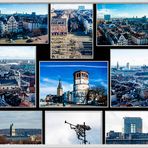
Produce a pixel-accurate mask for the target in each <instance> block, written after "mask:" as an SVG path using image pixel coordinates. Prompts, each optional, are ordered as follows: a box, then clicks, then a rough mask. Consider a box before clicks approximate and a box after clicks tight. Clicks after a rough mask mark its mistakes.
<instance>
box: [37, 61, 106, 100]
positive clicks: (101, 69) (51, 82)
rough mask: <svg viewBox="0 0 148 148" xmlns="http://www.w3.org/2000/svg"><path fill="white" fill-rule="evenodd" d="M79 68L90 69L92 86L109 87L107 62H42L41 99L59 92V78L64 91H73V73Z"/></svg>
mask: <svg viewBox="0 0 148 148" xmlns="http://www.w3.org/2000/svg"><path fill="white" fill-rule="evenodd" d="M78 70H84V71H88V73H89V84H90V87H91V86H103V87H105V89H106V90H107V89H108V78H107V77H108V76H107V70H108V66H107V62H95V61H94V62H40V99H41V98H42V99H43V98H45V97H46V95H47V94H56V93H57V86H58V83H59V79H61V81H62V86H63V91H64V92H66V91H68V90H69V91H72V90H73V73H74V72H75V71H78ZM47 71H48V72H47ZM61 71H62V73H61Z"/></svg>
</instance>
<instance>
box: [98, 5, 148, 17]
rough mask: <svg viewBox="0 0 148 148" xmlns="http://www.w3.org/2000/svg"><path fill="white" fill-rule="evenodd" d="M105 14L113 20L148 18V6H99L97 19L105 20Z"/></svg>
mask: <svg viewBox="0 0 148 148" xmlns="http://www.w3.org/2000/svg"><path fill="white" fill-rule="evenodd" d="M135 10H136V11H135ZM135 12H136V13H135ZM105 14H110V15H111V18H120V17H123V18H132V17H133V16H134V17H136V16H137V17H143V16H147V17H148V4H97V18H104V15H105Z"/></svg>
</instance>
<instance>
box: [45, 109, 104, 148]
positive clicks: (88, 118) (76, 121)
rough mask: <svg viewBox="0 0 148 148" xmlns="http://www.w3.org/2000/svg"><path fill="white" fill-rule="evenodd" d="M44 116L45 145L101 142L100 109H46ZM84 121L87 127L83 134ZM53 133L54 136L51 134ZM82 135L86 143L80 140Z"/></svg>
mask: <svg viewBox="0 0 148 148" xmlns="http://www.w3.org/2000/svg"><path fill="white" fill-rule="evenodd" d="M45 118H46V121H45V131H46V134H45V144H46V145H57V146H61V145H83V146H84V145H93V144H102V112H101V111H91V112H90V111H79V112H77V111H70V112H67V111H46V112H45ZM68 121H69V122H70V123H68ZM84 122H85V124H86V127H87V129H86V131H85V135H84V133H83V132H84V130H82V127H84V125H83V124H84ZM71 123H72V124H71ZM75 125H76V126H75ZM79 129H81V130H79ZM56 133H58V134H56ZM55 134H56V138H55V136H53V135H55ZM83 137H85V141H86V143H83V142H81V138H83Z"/></svg>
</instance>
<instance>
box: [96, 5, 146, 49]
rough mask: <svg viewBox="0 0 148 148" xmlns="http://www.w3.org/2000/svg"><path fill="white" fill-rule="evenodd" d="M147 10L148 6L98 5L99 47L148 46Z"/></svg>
mask: <svg viewBox="0 0 148 148" xmlns="http://www.w3.org/2000/svg"><path fill="white" fill-rule="evenodd" d="M147 8H148V5H147V4H97V22H96V23H97V24H96V25H97V31H96V33H97V34H96V36H97V45H110V46H111V45H113V46H127V45H148V15H147V14H148V9H147ZM135 10H136V11H135Z"/></svg>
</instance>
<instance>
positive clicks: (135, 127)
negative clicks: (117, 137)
mask: <svg viewBox="0 0 148 148" xmlns="http://www.w3.org/2000/svg"><path fill="white" fill-rule="evenodd" d="M123 119H124V133H125V134H131V133H142V119H141V118H140V117H124V118H123Z"/></svg>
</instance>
